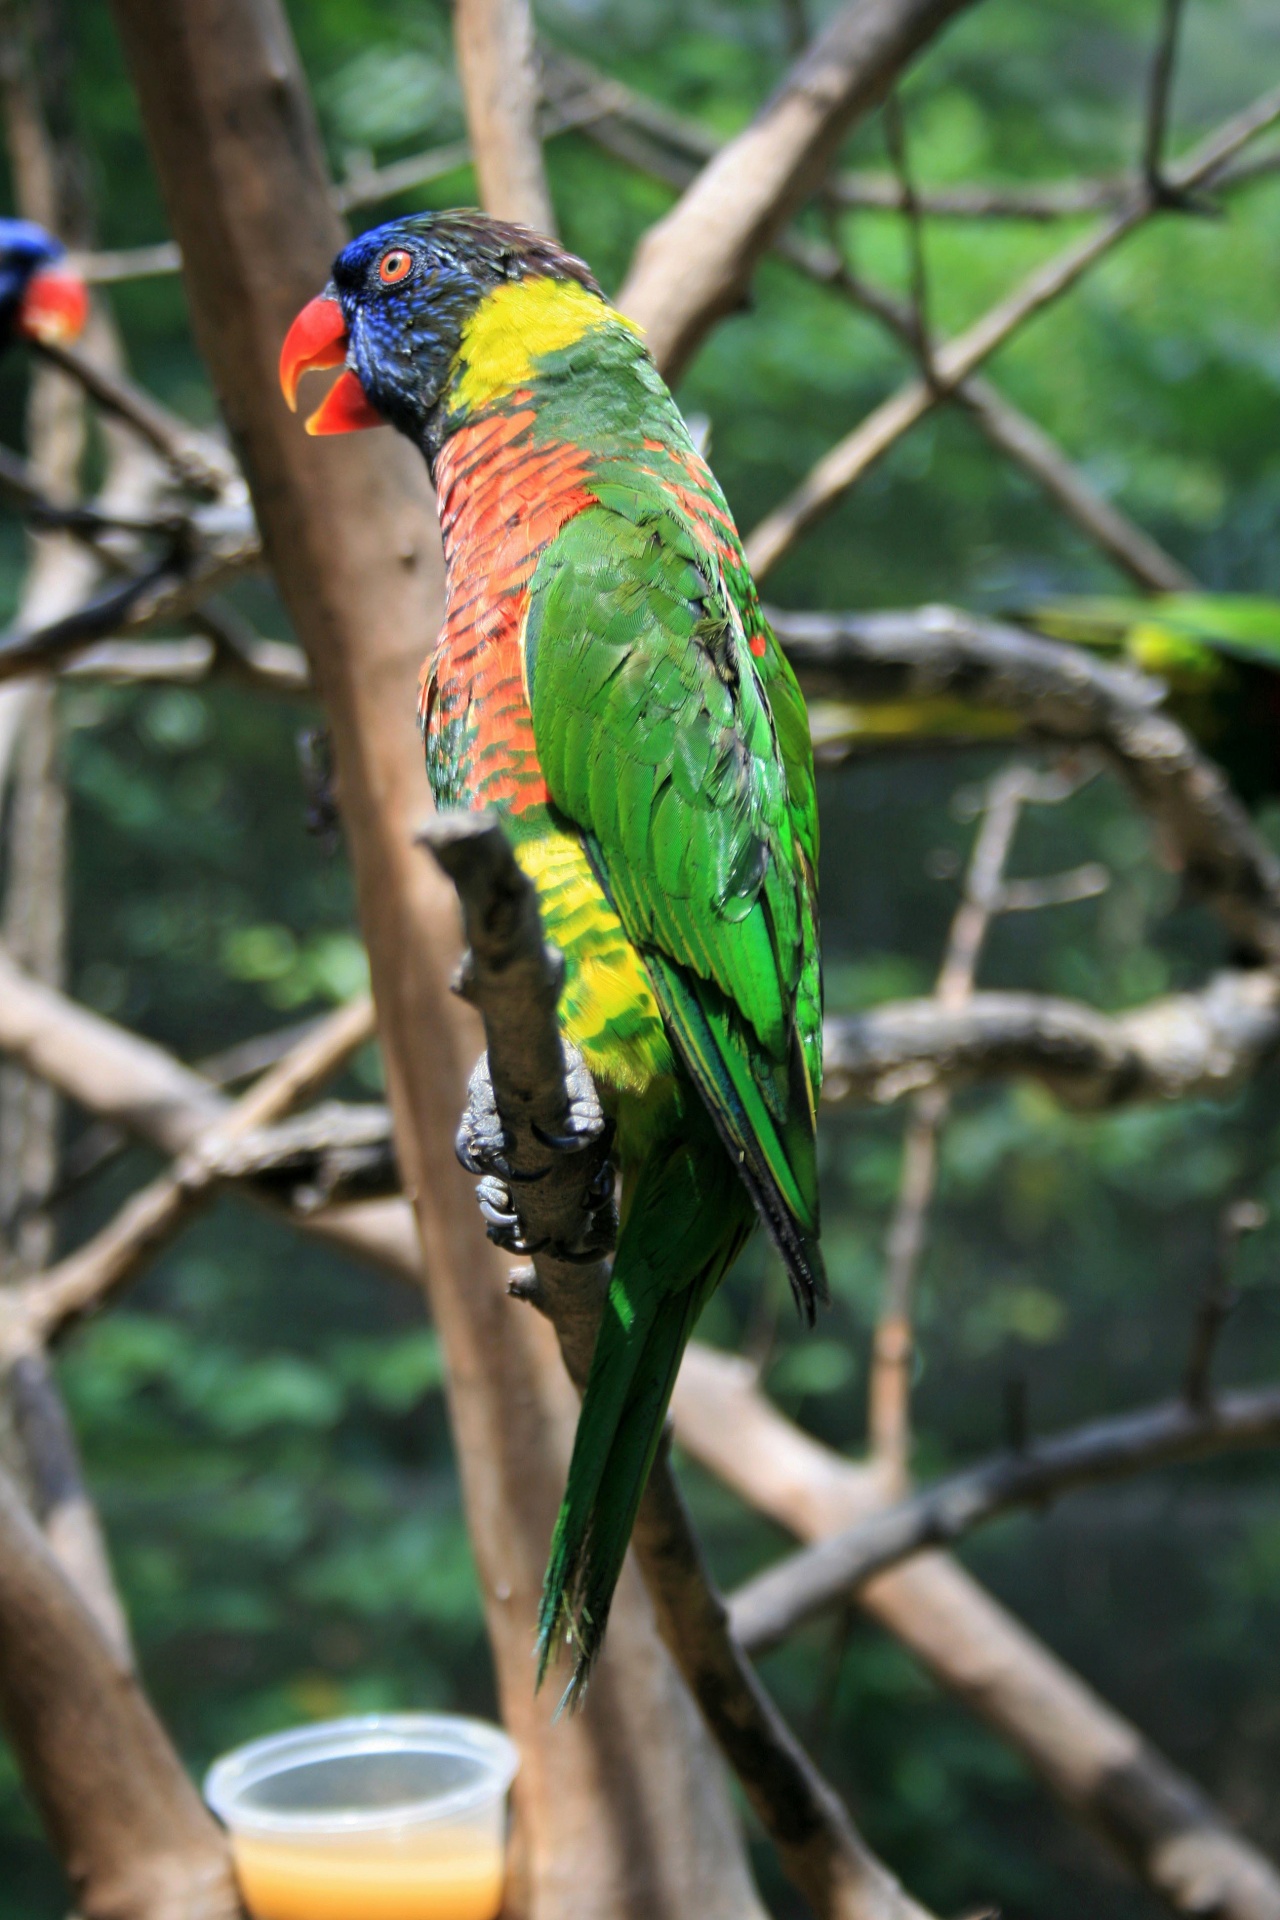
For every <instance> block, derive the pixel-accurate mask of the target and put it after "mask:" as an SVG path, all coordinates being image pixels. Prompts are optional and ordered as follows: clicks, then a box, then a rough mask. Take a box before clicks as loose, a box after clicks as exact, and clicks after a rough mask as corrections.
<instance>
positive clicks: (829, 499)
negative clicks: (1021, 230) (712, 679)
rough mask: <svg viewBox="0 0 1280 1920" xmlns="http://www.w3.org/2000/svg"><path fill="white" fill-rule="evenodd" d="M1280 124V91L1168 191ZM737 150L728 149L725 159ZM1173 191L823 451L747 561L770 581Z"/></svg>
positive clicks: (1059, 260) (1133, 208) (1203, 176)
mask: <svg viewBox="0 0 1280 1920" xmlns="http://www.w3.org/2000/svg"><path fill="white" fill-rule="evenodd" d="M1277 119H1280V89H1273V90H1272V92H1270V93H1267V94H1264V95H1263V96H1262V97H1261V99H1259V100H1257V101H1255V102H1254V104H1253V105H1252V106H1250V107H1247V108H1246V109H1245V110H1244V111H1243V112H1241V113H1239V114H1236V115H1235V116H1233V118H1232V119H1230V120H1228V121H1225V122H1224V123H1223V125H1222V126H1221V127H1219V128H1218V129H1217V131H1216V132H1215V133H1213V134H1211V135H1210V136H1209V137H1208V139H1206V140H1203V141H1202V142H1201V143H1200V144H1199V146H1197V147H1196V148H1195V149H1194V150H1193V151H1192V152H1191V153H1190V154H1189V155H1188V156H1187V158H1186V159H1184V160H1182V161H1180V162H1179V163H1178V164H1177V165H1176V166H1171V167H1169V168H1168V169H1167V170H1166V174H1165V188H1166V190H1167V191H1169V192H1173V193H1175V194H1177V195H1179V196H1182V197H1184V198H1185V196H1186V195H1188V194H1189V193H1191V192H1192V190H1193V189H1194V188H1196V187H1198V186H1201V185H1203V184H1204V183H1205V182H1207V181H1210V180H1212V179H1213V178H1214V176H1215V175H1216V174H1217V173H1219V172H1220V171H1221V169H1222V167H1223V166H1224V165H1225V164H1226V163H1227V161H1228V160H1230V159H1232V158H1234V156H1235V155H1236V154H1237V153H1238V152H1239V151H1240V150H1241V148H1243V147H1244V146H1245V145H1246V144H1247V143H1248V142H1249V141H1250V140H1252V139H1254V138H1255V137H1256V135H1257V134H1259V133H1261V132H1262V131H1263V130H1264V129H1265V128H1266V127H1269V126H1271V125H1272V124H1273V123H1274V122H1275V121H1276V120H1277ZM728 151H731V149H726V152H728ZM1164 200H1165V194H1164V193H1163V192H1162V193H1161V194H1155V193H1153V192H1152V190H1151V187H1150V185H1149V184H1148V183H1147V182H1146V181H1143V182H1142V183H1141V184H1140V185H1138V186H1135V188H1134V191H1133V195H1132V197H1131V199H1130V200H1129V201H1128V203H1127V204H1126V205H1125V206H1123V207H1121V208H1120V209H1119V210H1118V211H1117V212H1116V213H1114V214H1112V215H1111V217H1110V218H1109V219H1106V220H1104V221H1102V222H1101V224H1100V225H1098V226H1097V227H1095V228H1094V230H1093V232H1092V233H1089V234H1086V236H1085V237H1084V239H1082V240H1080V241H1076V242H1074V243H1073V244H1072V245H1071V246H1069V247H1067V248H1065V249H1064V250H1063V251H1062V252H1061V253H1059V254H1057V255H1055V256H1054V257H1053V259H1051V260H1049V261H1047V262H1046V263H1045V264H1044V265H1043V266H1041V267H1037V268H1036V270H1035V271H1034V272H1033V273H1032V274H1030V275H1029V276H1028V278H1027V279H1026V280H1024V281H1023V283H1022V285H1021V286H1020V287H1017V288H1015V289H1014V291H1013V292H1012V293H1010V294H1008V295H1007V296H1006V297H1005V299H1003V300H1002V301H1000V302H999V303H998V304H997V305H996V306H994V307H992V308H991V309H990V310H989V311H988V312H987V313H985V314H983V316H982V317H981V319H979V320H977V321H975V322H974V323H973V325H972V326H970V327H968V328H966V330H965V331H964V333H962V334H958V335H957V336H956V337H955V338H954V339H952V340H950V341H948V342H947V343H946V345H945V346H941V347H939V348H937V349H936V351H935V353H934V356H933V373H934V379H933V381H932V383H930V382H929V381H926V380H915V381H912V382H910V383H908V385H906V386H904V387H901V388H899V390H898V392H897V393H896V394H893V395H892V396H891V397H890V398H889V399H888V400H885V401H883V402H882V403H881V404H880V405H879V406H878V407H876V408H875V409H874V410H873V411H872V412H871V413H869V414H868V415H867V417H866V419H865V420H863V421H862V422H861V423H860V425H858V426H857V427H855V428H854V430H853V432H852V433H850V434H848V435H846V437H845V438H844V439H843V440H841V441H839V442H838V443H837V444H836V446H834V447H833V448H831V450H830V451H829V452H828V453H826V454H824V455H823V457H822V459H821V460H820V461H818V463H817V465H816V466H815V467H814V468H813V470H812V471H811V473H810V474H809V475H808V477H807V479H805V480H804V481H802V483H801V485H800V486H799V487H797V488H796V490H795V492H794V493H792V494H791V496H790V498H789V499H787V500H785V501H784V502H783V503H782V504H781V506H778V507H775V508H774V510H773V512H772V513H770V514H768V515H766V517H765V518H764V519H763V520H762V521H761V522H760V524H759V526H758V527H756V528H755V529H754V530H753V532H752V533H751V534H750V535H749V537H748V539H747V541H746V553H747V561H748V564H749V565H750V567H751V571H752V573H753V574H754V575H755V577H756V579H757V580H762V579H763V578H764V576H765V574H767V573H768V571H769V570H770V568H771V567H774V566H776V565H777V563H778V561H779V560H781V559H782V557H783V555H784V554H786V553H788V552H790V550H791V548H792V547H793V546H794V545H795V543H796V541H797V540H798V539H799V538H800V537H801V535H802V534H803V533H805V532H807V531H808V529H809V528H810V527H811V526H813V525H814V524H815V523H816V522H817V521H818V520H819V519H820V518H821V517H822V515H823V514H824V513H826V512H827V511H828V509H829V508H830V507H831V506H832V505H833V504H834V503H835V501H836V500H838V499H839V498H840V497H841V495H842V494H844V493H846V492H848V490H849V488H850V487H852V486H854V485H855V484H856V483H857V481H859V480H860V479H861V478H862V476H863V475H864V474H865V473H866V472H867V471H868V470H869V469H870V468H871V467H872V466H873V465H874V464H875V462H876V461H877V460H879V459H880V458H881V457H882V456H883V455H884V454H885V453H887V452H888V450H889V448H890V447H892V446H893V445H894V444H895V443H896V442H897V441H898V440H900V439H901V438H902V436H903V434H904V433H907V432H908V431H909V430H910V429H911V428H912V427H914V426H915V425H916V424H917V423H918V422H919V421H921V420H923V419H924V417H925V415H926V414H927V413H929V412H931V411H932V409H933V408H934V407H935V406H936V405H937V403H938V401H939V400H940V399H943V398H945V397H946V396H947V394H948V393H950V392H952V391H953V390H954V389H955V388H956V387H957V386H959V384H960V383H961V381H963V380H965V379H967V378H968V376H969V375H970V374H972V373H973V372H975V371H976V369H977V368H978V367H980V366H981V365H982V362H983V361H984V360H986V359H989V358H990V356H991V355H992V354H993V353H994V352H995V351H996V350H997V348H999V347H1001V346H1003V345H1004V344H1005V342H1006V341H1007V340H1008V339H1009V338H1010V337H1011V336H1012V335H1013V334H1014V333H1016V332H1017V331H1018V330H1019V328H1021V327H1023V326H1025V325H1026V323H1027V322H1028V321H1029V320H1031V319H1033V318H1034V317H1035V315H1037V314H1038V313H1041V312H1043V311H1044V309H1045V308H1046V307H1048V306H1050V305H1052V303H1053V302H1054V301H1055V300H1058V299H1061V297H1062V296H1063V294H1065V293H1067V292H1069V291H1070V289H1071V288H1072V287H1074V286H1075V285H1076V283H1077V281H1079V280H1080V279H1081V278H1082V276H1083V275H1084V274H1085V273H1087V272H1088V271H1089V269H1090V268H1091V267H1093V266H1095V265H1096V264H1097V262H1098V261H1099V260H1101V259H1102V258H1103V257H1104V256H1105V255H1106V254H1108V253H1109V252H1110V251H1111V249H1112V248H1113V247H1114V246H1116V245H1117V244H1118V243H1119V242H1120V241H1121V240H1123V239H1125V238H1126V237H1127V236H1128V235H1129V234H1130V233H1132V232H1134V231H1135V229H1136V228H1138V227H1140V226H1142V225H1144V224H1145V222H1146V221H1147V220H1149V219H1150V218H1151V216H1152V215H1153V214H1155V213H1157V212H1159V211H1160V209H1161V207H1162V205H1163V204H1164Z"/></svg>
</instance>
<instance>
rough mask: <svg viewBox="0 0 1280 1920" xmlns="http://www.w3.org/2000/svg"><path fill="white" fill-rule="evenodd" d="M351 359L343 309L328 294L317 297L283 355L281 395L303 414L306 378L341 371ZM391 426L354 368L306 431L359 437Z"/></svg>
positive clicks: (294, 327) (288, 337) (332, 391)
mask: <svg viewBox="0 0 1280 1920" xmlns="http://www.w3.org/2000/svg"><path fill="white" fill-rule="evenodd" d="M346 357H347V323H346V321H345V320H344V319H343V317H342V308H341V307H340V306H339V305H338V302H337V301H336V300H334V299H332V298H331V297H330V296H329V295H328V294H323V293H321V294H317V296H316V298H315V299H314V300H309V301H308V302H307V304H306V306H305V307H304V308H303V309H302V312H301V313H300V314H299V315H298V317H297V319H296V320H295V321H294V323H293V325H292V326H291V327H290V329H289V331H288V333H287V334H286V335H285V338H284V345H283V347H281V349H280V390H281V392H282V393H283V394H284V397H285V399H286V400H287V401H288V403H289V406H290V408H291V409H292V411H293V412H295V413H296V412H297V410H298V382H299V381H300V380H301V378H302V376H303V374H304V373H318V372H322V371H324V370H325V369H326V368H329V367H340V366H342V364H343V362H344V361H345V360H346ZM386 424H387V423H386V421H385V420H384V419H383V417H382V415H381V414H380V413H379V412H378V411H377V409H376V408H375V407H373V406H372V405H371V404H370V402H369V401H368V399H367V398H366V397H365V391H364V388H363V387H362V386H361V385H360V382H359V381H358V380H357V378H356V376H355V374H354V373H352V371H351V369H350V368H349V367H348V368H346V370H345V371H344V372H343V373H342V374H340V375H339V377H338V379H336V380H335V381H334V383H333V385H332V386H331V387H330V389H329V391H328V393H327V394H326V395H325V398H324V400H323V401H322V402H321V404H320V405H319V406H318V407H317V408H316V410H315V412H314V413H313V414H312V415H311V416H310V417H309V419H308V420H307V422H306V428H307V432H308V433H359V432H360V430H361V429H362V428H364V427H385V426H386Z"/></svg>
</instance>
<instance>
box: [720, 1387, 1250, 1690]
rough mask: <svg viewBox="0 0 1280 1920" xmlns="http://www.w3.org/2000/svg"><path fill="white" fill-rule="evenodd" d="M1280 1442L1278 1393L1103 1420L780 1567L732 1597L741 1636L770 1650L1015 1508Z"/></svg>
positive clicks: (966, 1477)
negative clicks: (903, 1564) (890, 1570)
mask: <svg viewBox="0 0 1280 1920" xmlns="http://www.w3.org/2000/svg"><path fill="white" fill-rule="evenodd" d="M1278 1443H1280V1388H1277V1387H1266V1388H1259V1389H1257V1390H1256V1391H1253V1392H1239V1393H1228V1394H1223V1395H1221V1396H1220V1397H1219V1398H1218V1399H1217V1400H1216V1401H1215V1402H1214V1403H1213V1404H1212V1405H1207V1406H1192V1405H1190V1404H1188V1402H1187V1401H1186V1400H1185V1399H1184V1400H1174V1401H1170V1402H1169V1403H1168V1404H1167V1405H1164V1406H1159V1407H1150V1408H1144V1409H1143V1410H1142V1411H1141V1412H1138V1413H1129V1414H1122V1415H1120V1416H1118V1417H1117V1418H1114V1419H1109V1420H1096V1421H1092V1422H1091V1423H1090V1424H1089V1425H1088V1426H1083V1427H1077V1428H1075V1429H1073V1430H1072V1431H1071V1432H1068V1433H1061V1434H1056V1435H1055V1436H1054V1437H1053V1438H1052V1439H1048V1440H1037V1441H1034V1442H1033V1443H1032V1444H1031V1445H1030V1446H1029V1447H1028V1448H1027V1449H1026V1450H1025V1451H1024V1452H1019V1453H1001V1454H997V1455H996V1456H995V1457H994V1458H993V1459H991V1460H988V1461H984V1462H983V1463H982V1464H981V1465H979V1466H976V1467H970V1468H968V1469H966V1471H964V1472H963V1473H957V1474H953V1475H951V1477H950V1478H949V1479H946V1480H942V1481H940V1482H939V1483H938V1484H937V1485H936V1486H933V1487H927V1488H925V1490H924V1491H923V1492H922V1493H918V1494H915V1495H913V1496H912V1498H910V1499H909V1500H904V1501H902V1502H901V1504H900V1505H899V1506H896V1507H889V1508H887V1509H886V1510H885V1511H884V1512H883V1513H878V1514H876V1515H874V1517H872V1518H871V1519H868V1520H863V1521H861V1522H860V1523H858V1524H857V1525H855V1526H853V1527H851V1528H849V1529H848V1531H847V1532H845V1533H838V1534H834V1535H832V1536H831V1537H830V1538H829V1539H826V1540H822V1541H820V1542H819V1543H818V1544H817V1545H816V1546H812V1547H805V1548H804V1549H803V1550H802V1551H801V1552H799V1553H795V1554H792V1555H790V1557H789V1558H787V1559H785V1560H782V1561H779V1562H778V1563H777V1565H775V1566H772V1567H770V1568H769V1569H768V1570H767V1571H766V1572H765V1573H762V1574H760V1575H758V1576H757V1578H756V1579H754V1580H751V1581H749V1582H748V1584H747V1585H746V1586H744V1587H740V1588H739V1589H738V1591H737V1592H736V1593H735V1594H733V1595H732V1596H731V1597H730V1601H729V1617H730V1621H731V1623H732V1626H733V1630H734V1632H735V1633H736V1634H737V1636H738V1638H739V1639H740V1640H741V1641H742V1644H743V1645H744V1646H745V1647H746V1648H747V1649H748V1651H749V1652H751V1653H754V1654H759V1653H764V1652H767V1651H768V1649H769V1648H771V1647H774V1646H776V1645H777V1644H778V1642H779V1641H780V1640H783V1639H785V1638H786V1637H787V1635H788V1634H791V1633H794V1632H795V1630H796V1628H797V1627H799V1626H801V1625H802V1624H803V1623H804V1622H805V1621H806V1620H810V1619H812V1618H813V1616H814V1615H815V1614H817V1613H821V1612H822V1611H823V1610H824V1609H825V1608H827V1607H830V1606H834V1605H835V1604H836V1603H837V1602H838V1601H841V1600H844V1599H845V1598H847V1596H848V1595H849V1593H850V1592H851V1591H852V1590H853V1589H854V1588H856V1587H859V1586H861V1585H862V1584H863V1583H864V1581H867V1580H869V1579H870V1578H871V1576H872V1575H873V1574H876V1573H882V1572H883V1571H884V1569H885V1568H886V1567H891V1566H894V1565H896V1564H897V1562H898V1561H900V1560H905V1559H907V1558H909V1556H910V1555H912V1554H914V1553H919V1552H921V1551H922V1549H924V1548H925V1547H940V1546H951V1545H954V1543H955V1542H956V1541H957V1540H962V1539H963V1538H964V1537H965V1535H966V1534H969V1533H972V1532H973V1530H974V1528H975V1527H980V1526H984V1525H985V1524H986V1523H987V1521H989V1520H994V1519H996V1518H997V1517H998V1516H999V1515H1000V1514H1002V1513H1008V1512H1009V1511H1010V1510H1011V1509H1012V1508H1014V1507H1029V1506H1035V1507H1042V1506H1044V1505H1046V1504H1048V1503H1049V1502H1050V1501H1052V1500H1055V1499H1056V1498H1058V1496H1059V1495H1060V1494H1063V1493H1068V1492H1070V1491H1072V1490H1073V1489H1074V1488H1076V1487H1087V1486H1097V1485H1100V1484H1103V1483H1105V1482H1108V1481H1111V1480H1122V1479H1126V1478H1128V1477H1129V1476H1130V1475H1132V1474H1135V1473H1147V1472H1150V1471H1152V1470H1154V1469H1155V1468H1157V1467H1166V1466H1171V1465H1175V1464H1177V1463H1179V1462H1182V1461H1187V1460H1204V1459H1208V1458H1210V1457H1212V1456H1213V1455H1215V1454H1219V1453H1229V1452H1234V1451H1236V1450H1237V1449H1241V1448H1250V1447H1271V1446H1275V1445H1277V1444H1278Z"/></svg>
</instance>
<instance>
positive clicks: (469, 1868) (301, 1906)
mask: <svg viewBox="0 0 1280 1920" xmlns="http://www.w3.org/2000/svg"><path fill="white" fill-rule="evenodd" d="M517 1764H518V1761H517V1756H516V1750H515V1748H514V1746H513V1745H512V1744H511V1742H510V1740H508V1738H507V1736H506V1734H505V1733H503V1732H502V1731H501V1730H500V1729H499V1728H498V1727H491V1726H488V1725H486V1724H485V1722H484V1721H482V1720H463V1719H460V1718H458V1717H457V1716H455V1715H453V1714H431V1713H388V1714H369V1715H366V1716H364V1717H362V1718H360V1719H352V1720H326V1721H322V1722H320V1723H318V1724H317V1725H315V1726H309V1727H300V1728H298V1729H297V1730H296V1731H294V1732H292V1733H277V1734H273V1735H272V1736H271V1738H270V1739H267V1740H255V1741H253V1742H252V1743H251V1745H249V1746H247V1747H237V1748H236V1750H235V1752H234V1753H228V1754H224V1756H223V1758H222V1759H221V1760H219V1761H217V1762H216V1763H215V1764H214V1765H213V1766H212V1767H211V1768H210V1770H209V1773H208V1775H207V1776H206V1779H205V1783H204V1794H205V1799H206V1800H207V1801H208V1803H209V1805H210V1806H211V1807H212V1809H213V1811H214V1812H215V1813H216V1814H217V1816H218V1818H219V1819H220V1820H221V1821H222V1822H223V1824H224V1825H225V1826H226V1827H227V1829H228V1830H229V1833H230V1836H231V1850H232V1856H233V1858H234V1860H235V1867H236V1874H237V1877H238V1879H239V1881H240V1891H241V1894H242V1896H243V1898H244V1902H245V1905H246V1907H247V1908H248V1910H249V1912H250V1913H251V1914H252V1915H253V1916H254V1920H494V1916H495V1915H496V1914H497V1912H498V1909H499V1908H500V1906H501V1904H502V1882H503V1872H504V1866H505V1854H506V1802H507V1790H508V1788H509V1787H510V1785H511V1782H512V1780H513V1779H514V1778H515V1773H516V1767H517Z"/></svg>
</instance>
